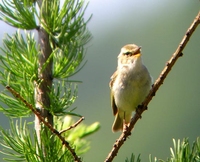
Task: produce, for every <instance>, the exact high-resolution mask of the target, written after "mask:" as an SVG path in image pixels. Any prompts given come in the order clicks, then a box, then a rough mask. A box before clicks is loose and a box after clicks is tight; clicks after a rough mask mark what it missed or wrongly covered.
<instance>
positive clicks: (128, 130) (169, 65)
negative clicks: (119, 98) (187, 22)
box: [105, 12, 200, 162]
mask: <svg viewBox="0 0 200 162" xmlns="http://www.w3.org/2000/svg"><path fill="white" fill-rule="evenodd" d="M199 23H200V12H199V13H198V15H197V16H196V18H195V19H194V21H193V23H192V24H191V26H190V27H189V29H188V30H187V32H186V34H185V35H184V37H183V39H182V41H181V42H180V44H179V46H178V48H177V49H176V51H175V52H174V54H173V55H172V57H171V58H170V60H169V61H168V62H167V64H166V66H165V67H164V69H163V71H162V72H161V74H160V76H159V77H158V79H157V80H156V81H155V83H154V85H153V87H152V89H151V91H150V92H149V95H148V96H147V97H146V99H145V100H144V102H143V103H142V105H140V106H139V107H138V109H137V112H136V114H135V115H134V116H133V117H132V119H131V122H130V125H129V126H128V127H127V128H126V130H125V131H124V132H122V134H121V135H120V137H119V139H117V140H116V142H115V143H114V145H113V148H112V150H111V152H110V153H109V155H108V156H107V158H106V160H105V162H111V161H112V160H113V159H114V157H115V156H117V153H118V151H119V149H120V147H121V146H122V145H123V143H124V142H125V141H126V139H127V137H128V136H130V135H131V130H132V129H133V127H134V126H135V124H136V122H137V121H138V119H139V118H140V117H141V114H142V113H143V112H144V111H145V110H146V109H147V105H148V104H149V102H150V101H151V100H152V98H153V96H155V93H156V91H157V90H158V89H159V87H160V86H161V85H162V84H163V82H164V80H165V78H166V76H167V74H168V73H169V72H170V70H171V68H172V67H173V65H174V64H175V62H176V61H177V59H178V58H179V57H180V56H182V55H183V53H182V51H183V49H184V48H185V46H186V44H187V43H188V41H189V39H190V37H191V36H192V34H193V32H194V31H195V29H196V28H197V26H198V25H199Z"/></svg>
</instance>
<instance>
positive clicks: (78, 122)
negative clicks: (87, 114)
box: [59, 117, 85, 134]
mask: <svg viewBox="0 0 200 162" xmlns="http://www.w3.org/2000/svg"><path fill="white" fill-rule="evenodd" d="M84 119H85V118H84V117H81V118H80V119H79V120H78V121H77V122H76V123H74V124H73V125H71V126H70V127H68V128H67V129H64V130H62V131H60V132H59V134H62V133H64V132H66V131H68V130H70V129H72V128H75V127H76V126H77V125H79V124H80V123H81V122H82V121H83V120H84Z"/></svg>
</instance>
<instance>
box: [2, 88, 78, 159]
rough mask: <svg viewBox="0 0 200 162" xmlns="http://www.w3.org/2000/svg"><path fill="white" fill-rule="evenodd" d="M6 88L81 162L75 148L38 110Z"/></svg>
mask: <svg viewBox="0 0 200 162" xmlns="http://www.w3.org/2000/svg"><path fill="white" fill-rule="evenodd" d="M6 88H7V89H8V90H9V91H10V92H11V93H12V94H13V96H15V97H16V98H18V99H20V100H21V101H22V102H23V103H24V104H25V105H26V106H27V107H28V108H29V109H30V110H31V111H32V112H33V113H34V114H35V115H36V116H37V117H38V119H39V120H40V121H41V122H43V123H44V125H45V126H47V127H48V128H49V129H50V130H51V132H52V133H54V134H55V135H56V136H57V137H58V138H59V139H60V140H61V141H62V143H63V145H65V147H67V148H68V150H69V151H70V152H71V154H72V155H73V157H74V160H75V161H76V162H81V158H80V157H78V156H77V155H76V152H75V151H74V149H73V148H71V146H70V145H69V142H67V141H66V140H65V138H64V137H62V136H61V134H60V133H59V132H58V131H57V130H56V129H54V128H53V127H52V125H51V124H50V123H48V122H47V121H45V119H44V118H43V117H42V116H41V114H40V113H39V112H38V111H37V110H36V109H34V108H33V106H32V105H31V104H30V103H28V102H27V101H26V100H25V99H24V98H23V97H22V96H21V95H20V94H19V93H17V92H16V91H15V90H14V89H12V88H11V87H10V86H6Z"/></svg>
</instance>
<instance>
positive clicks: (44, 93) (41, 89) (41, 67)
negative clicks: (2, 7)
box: [35, 0, 53, 155]
mask: <svg viewBox="0 0 200 162" xmlns="http://www.w3.org/2000/svg"><path fill="white" fill-rule="evenodd" d="M37 2H38V5H39V8H40V15H41V19H42V20H40V21H44V22H45V20H43V19H44V17H45V16H48V15H47V11H46V10H45V7H43V5H44V4H43V3H45V2H43V1H42V0H38V1H37ZM37 31H38V46H39V55H38V80H37V81H35V106H36V109H37V110H38V112H39V113H40V115H41V116H42V117H43V118H44V119H45V120H46V121H47V122H48V123H49V124H50V125H51V126H52V127H53V115H52V114H51V113H49V111H48V108H49V107H50V104H51V103H50V97H49V93H50V91H51V88H52V81H53V77H52V66H53V60H52V58H50V55H51V53H52V49H51V46H50V42H49V34H48V33H47V32H46V31H45V30H44V29H43V28H42V27H38V28H37ZM35 130H36V134H37V138H38V142H39V144H42V141H41V138H40V136H41V134H40V132H41V120H40V118H38V116H37V115H35ZM46 131H47V130H46ZM43 142H44V141H43ZM42 145H43V144H42ZM43 151H44V155H45V148H43Z"/></svg>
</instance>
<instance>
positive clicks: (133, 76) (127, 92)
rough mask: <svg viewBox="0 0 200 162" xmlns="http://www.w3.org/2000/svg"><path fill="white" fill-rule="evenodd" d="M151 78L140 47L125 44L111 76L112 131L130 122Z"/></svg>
mask: <svg viewBox="0 0 200 162" xmlns="http://www.w3.org/2000/svg"><path fill="white" fill-rule="evenodd" d="M151 84H152V78H151V76H150V74H149V72H148V70H147V68H146V67H145V66H144V65H143V62H142V58H141V47H139V46H137V45H135V44H127V45H125V46H124V47H122V49H121V52H120V54H119V56H118V66H117V70H116V71H115V72H114V74H113V75H112V76H111V81H110V83H109V86H110V89H111V106H112V109H113V114H114V116H115V120H114V123H113V126H112V131H113V132H116V131H119V130H123V125H124V124H123V123H125V124H126V125H127V124H129V123H130V120H131V116H132V112H133V111H135V110H136V108H137V106H138V105H140V104H141V103H142V102H143V101H144V99H145V97H146V96H147V95H148V93H149V91H150V89H151Z"/></svg>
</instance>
